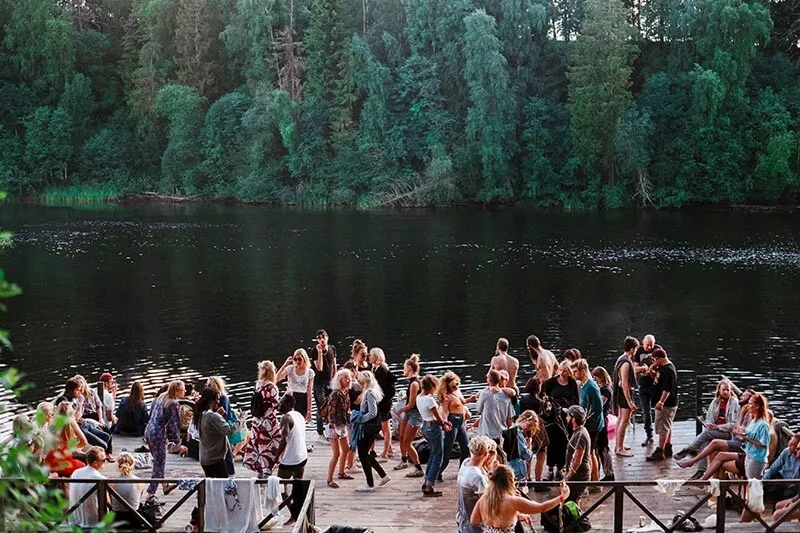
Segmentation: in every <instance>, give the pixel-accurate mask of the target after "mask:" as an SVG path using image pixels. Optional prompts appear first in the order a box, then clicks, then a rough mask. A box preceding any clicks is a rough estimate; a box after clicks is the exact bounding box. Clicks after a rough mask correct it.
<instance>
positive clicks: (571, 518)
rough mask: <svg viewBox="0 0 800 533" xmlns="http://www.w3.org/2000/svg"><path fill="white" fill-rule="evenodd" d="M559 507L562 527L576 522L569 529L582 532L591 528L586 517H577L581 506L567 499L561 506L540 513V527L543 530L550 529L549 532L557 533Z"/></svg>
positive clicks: (558, 529)
mask: <svg viewBox="0 0 800 533" xmlns="http://www.w3.org/2000/svg"><path fill="white" fill-rule="evenodd" d="M559 509H560V510H561V522H562V525H563V526H564V528H567V527H569V526H570V525H571V524H573V523H574V522H577V524H575V525H574V526H572V530H571V531H577V532H582V531H589V530H590V529H592V524H591V523H590V522H589V518H588V517H586V516H584V517H583V518H581V519H580V520H578V517H579V516H580V515H581V508H580V507H578V504H577V503H575V502H572V501H569V502H566V503H564V505H562V506H559V507H553V508H552V509H550V510H549V511H547V512H544V513H542V527H543V528H544V530H545V531H550V532H551V533H558V532H559V531H561V529H560V528H559V524H558V513H559Z"/></svg>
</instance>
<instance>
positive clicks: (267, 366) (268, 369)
mask: <svg viewBox="0 0 800 533" xmlns="http://www.w3.org/2000/svg"><path fill="white" fill-rule="evenodd" d="M275 374H276V371H275V363H273V362H272V361H261V362H260V363H258V380H259V381H269V382H270V383H275Z"/></svg>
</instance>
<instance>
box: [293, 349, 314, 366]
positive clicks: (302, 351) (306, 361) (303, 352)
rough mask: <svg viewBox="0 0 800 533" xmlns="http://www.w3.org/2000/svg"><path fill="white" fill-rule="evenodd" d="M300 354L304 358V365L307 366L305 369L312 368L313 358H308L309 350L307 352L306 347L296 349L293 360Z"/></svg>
mask: <svg viewBox="0 0 800 533" xmlns="http://www.w3.org/2000/svg"><path fill="white" fill-rule="evenodd" d="M298 355H299V356H300V357H301V358H302V359H303V365H304V366H305V369H306V370H309V369H310V368H311V359H309V358H308V352H306V350H305V348H298V349H296V350H295V351H294V354H293V355H292V360H294V358H295V357H297V356H298Z"/></svg>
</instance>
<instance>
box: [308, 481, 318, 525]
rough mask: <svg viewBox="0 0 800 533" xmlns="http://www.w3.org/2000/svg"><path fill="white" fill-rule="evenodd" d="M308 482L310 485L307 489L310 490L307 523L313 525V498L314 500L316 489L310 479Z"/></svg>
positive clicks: (314, 516)
mask: <svg viewBox="0 0 800 533" xmlns="http://www.w3.org/2000/svg"><path fill="white" fill-rule="evenodd" d="M308 484H309V485H310V486H309V488H308V490H310V491H311V503H310V504H309V506H308V523H309V524H311V525H312V526H313V525H316V523H317V522H316V520H317V517H316V513H315V512H314V506H315V504H316V501H315V500H316V493H317V491H316V489H315V488H314V484H313V483H312V482H311V481H309V482H308Z"/></svg>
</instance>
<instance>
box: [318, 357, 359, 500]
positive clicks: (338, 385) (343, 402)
mask: <svg viewBox="0 0 800 533" xmlns="http://www.w3.org/2000/svg"><path fill="white" fill-rule="evenodd" d="M352 381H353V374H352V373H351V372H350V371H349V370H347V369H346V368H342V369H341V370H339V371H338V372H336V375H334V376H333V379H332V380H331V384H330V388H331V393H330V394H329V395H328V402H327V411H328V412H327V415H328V416H327V418H326V420H325V426H324V428H323V435H324V436H325V438H327V439H328V442H330V444H331V452H332V454H331V460H330V462H329V463H328V486H329V487H331V488H332V489H338V488H339V484H338V483H336V482H335V481H334V480H333V473H334V471H336V465H337V464H338V465H339V479H353V476H351V475H350V474H348V473H347V472H345V465H346V463H347V453H348V451H349V450H350V448H349V443H348V440H347V426H348V424H349V423H350V384H351V383H352Z"/></svg>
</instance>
